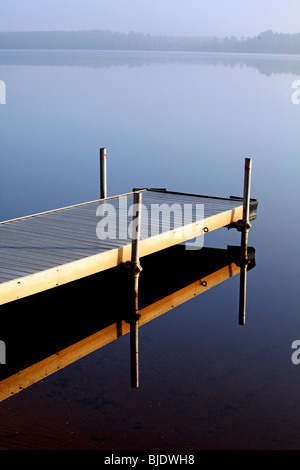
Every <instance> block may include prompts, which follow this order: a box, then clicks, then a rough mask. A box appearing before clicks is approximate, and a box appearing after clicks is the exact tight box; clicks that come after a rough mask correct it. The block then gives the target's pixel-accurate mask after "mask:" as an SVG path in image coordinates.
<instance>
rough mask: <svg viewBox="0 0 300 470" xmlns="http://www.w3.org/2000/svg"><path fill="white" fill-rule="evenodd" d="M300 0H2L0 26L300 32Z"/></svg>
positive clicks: (168, 31)
mask: <svg viewBox="0 0 300 470" xmlns="http://www.w3.org/2000/svg"><path fill="white" fill-rule="evenodd" d="M299 7H300V0H0V31H9V30H10V31H20V30H22V31H26V30H87V29H109V30H112V31H121V32H128V31H135V32H144V33H150V34H169V35H187V36H190V35H200V36H202V35H209V36H211V35H213V36H214V35H215V36H230V35H231V34H233V35H236V36H238V37H240V36H255V35H256V34H258V33H260V32H261V31H265V30H267V29H272V30H273V31H274V32H275V31H276V32H287V33H296V32H300V23H299Z"/></svg>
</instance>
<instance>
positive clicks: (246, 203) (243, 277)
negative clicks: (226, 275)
mask: <svg viewBox="0 0 300 470" xmlns="http://www.w3.org/2000/svg"><path fill="white" fill-rule="evenodd" d="M251 170H252V160H251V158H245V173H244V195H243V225H242V235H241V252H242V256H241V271H240V300H239V325H245V323H246V288H247V269H248V263H249V259H248V233H249V229H250V227H251V225H250V220H249V215H250V186H251Z"/></svg>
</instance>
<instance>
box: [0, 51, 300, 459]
mask: <svg viewBox="0 0 300 470" xmlns="http://www.w3.org/2000/svg"><path fill="white" fill-rule="evenodd" d="M299 77H300V59H299V58H298V57H296V56H287V57H284V56H271V55H270V56H268V55H235V54H195V53H134V52H131V53H126V52H109V53H108V52H88V51H87V52H76V51H75V52H74V51H72V52H67V51H61V52H52V51H49V52H41V51H39V52H36V51H28V52H20V51H10V52H5V51H2V52H0V79H1V80H3V81H4V82H5V84H6V104H5V105H1V106H0V122H1V173H0V179H1V185H0V191H1V206H0V219H1V220H6V219H10V218H14V217H18V216H23V215H27V214H31V213H35V212H40V211H44V210H50V209H53V208H56V207H62V206H66V205H70V204H75V203H79V202H83V201H89V200H94V199H97V198H98V197H99V148H100V147H106V148H107V155H108V160H107V171H108V193H109V195H115V194H120V193H123V192H127V191H130V190H131V189H132V188H133V187H135V186H139V187H166V188H167V189H170V190H175V191H183V192H189V193H196V194H207V195H212V196H224V197H228V196H230V195H235V196H242V191H243V166H244V158H245V157H251V158H252V159H253V174H252V187H251V194H252V196H253V197H255V198H257V199H258V200H259V208H258V218H257V220H256V221H254V222H253V224H252V225H253V228H252V229H251V231H250V236H249V242H250V245H251V246H253V247H254V248H255V250H256V267H255V269H253V270H251V271H250V272H249V274H248V285H247V321H246V325H245V326H243V327H241V326H239V325H238V321H237V320H238V294H239V279H238V276H235V277H233V278H231V279H229V280H227V281H225V282H223V283H221V284H219V285H218V286H216V287H215V288H213V289H211V290H209V291H207V292H205V293H203V294H201V295H199V296H197V297H195V298H193V299H191V300H189V301H188V302H186V303H184V304H182V305H181V306H178V307H176V308H174V309H172V310H171V311H169V312H168V313H166V314H165V315H162V316H160V317H159V318H157V319H156V320H153V321H151V322H149V323H148V324H147V325H144V326H143V327H141V328H140V345H139V346H140V388H139V389H137V390H133V389H131V388H130V380H129V376H130V358H129V335H125V336H122V337H120V338H119V339H118V340H116V341H114V342H112V343H110V344H108V345H107V346H105V347H103V348H101V349H99V350H98V351H96V352H94V353H92V354H91V355H89V356H87V357H85V358H83V359H82V360H80V361H78V362H76V363H75V364H73V365H70V366H69V367H67V368H65V369H64V370H61V371H59V372H57V373H56V374H54V375H51V376H50V377H48V378H46V379H44V380H43V381H40V382H38V383H36V384H35V385H33V386H32V387H30V388H28V389H26V390H24V391H22V392H21V393H19V394H17V395H15V396H13V397H11V398H9V399H7V400H5V401H4V402H2V403H1V404H0V412H1V427H0V448H2V449H26V448H35V449H49V448H50V449H56V448H62V449H105V450H108V449H148V450H149V449H161V450H167V449H169V450H173V449H183V450H184V449H186V450H188V449H189V450H195V449H298V448H299V439H300V427H299V413H300V407H299V400H298V387H299V366H297V365H294V364H293V363H292V361H291V355H292V352H293V350H292V349H291V344H292V342H293V341H294V340H297V339H300V319H299V313H300V312H299V290H298V284H299V274H298V262H299V244H298V238H299V236H298V233H299V217H298V214H299V209H298V201H299V184H298V173H299V170H300V165H299V154H300V139H299V135H300V134H299V129H300V105H295V104H293V102H292V93H293V91H294V90H293V88H292V84H293V82H294V81H295V80H297V79H298V80H299ZM74 229H76V228H75V227H74ZM239 242H240V234H239V233H237V232H236V231H233V230H230V231H228V230H227V229H222V230H220V231H217V232H216V233H211V234H208V235H207V236H206V237H205V247H217V248H222V249H225V248H226V247H227V245H234V244H239ZM22 305H23V304H21V303H20V304H19V306H18V305H17V304H16V305H15V306H14V307H13V309H14V310H13V312H14V313H13V314H14V316H15V325H16V328H17V327H18V318H22V319H23V320H22V321H24V315H26V319H27V321H28V322H30V321H31V312H30V311H24V309H23V308H22ZM46 306H47V305H46V303H39V304H38V305H37V306H36V307H35V308H36V311H35V312H34V315H32V321H33V319H34V321H35V322H36V321H37V320H36V318H37V313H38V318H39V322H40V328H41V329H43V330H44V331H46V330H47V324H48V322H49V321H50V322H51V315H50V314H49V313H48V312H47V309H46ZM100 310H101V290H100V289H99V293H98V305H97V304H95V303H91V301H90V299H89V298H87V299H86V306H85V308H78V309H76V307H74V308H72V310H68V309H64V310H61V309H60V305H59V304H57V307H56V311H55V318H57V315H58V316H60V315H62V316H64V317H66V316H67V317H68V318H69V319H70V321H71V322H77V323H78V322H81V321H82V319H83V318H86V317H87V316H91V318H95V317H96V316H97V315H98V314H99V312H100ZM5 312H7V309H5ZM56 321H58V320H56ZM20 323H21V322H20ZM35 325H36V323H35ZM57 326H58V328H59V322H58V325H57ZM0 339H4V338H2V337H1V334H0ZM14 353H15V352H14ZM21 354H22V351H21V350H20V355H21ZM7 363H8V364H7V365H9V345H7ZM1 367H6V366H5V365H1Z"/></svg>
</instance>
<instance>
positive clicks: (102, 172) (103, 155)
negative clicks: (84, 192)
mask: <svg viewBox="0 0 300 470" xmlns="http://www.w3.org/2000/svg"><path fill="white" fill-rule="evenodd" d="M106 197H107V189H106V149H105V148H101V149H100V199H105V198H106Z"/></svg>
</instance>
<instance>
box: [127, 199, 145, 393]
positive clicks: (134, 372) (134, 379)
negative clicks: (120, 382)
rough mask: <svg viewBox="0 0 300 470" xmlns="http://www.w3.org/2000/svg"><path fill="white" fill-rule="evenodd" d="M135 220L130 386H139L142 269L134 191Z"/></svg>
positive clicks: (139, 205)
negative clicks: (140, 285) (139, 324)
mask: <svg viewBox="0 0 300 470" xmlns="http://www.w3.org/2000/svg"><path fill="white" fill-rule="evenodd" d="M133 204H134V205H133V207H134V215H135V220H134V223H133V231H132V252H131V269H132V277H133V305H132V314H131V315H130V364H131V386H132V388H138V387H139V350H138V344H139V340H138V321H139V301H138V293H139V277H140V272H141V270H142V268H141V266H140V237H141V210H142V193H141V192H134V199H133Z"/></svg>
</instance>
